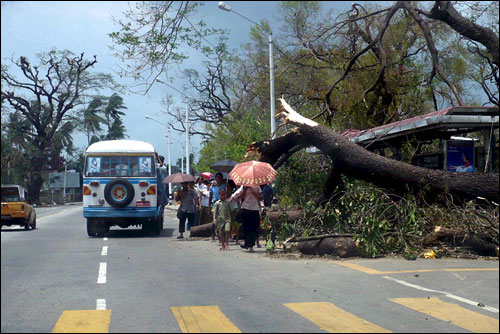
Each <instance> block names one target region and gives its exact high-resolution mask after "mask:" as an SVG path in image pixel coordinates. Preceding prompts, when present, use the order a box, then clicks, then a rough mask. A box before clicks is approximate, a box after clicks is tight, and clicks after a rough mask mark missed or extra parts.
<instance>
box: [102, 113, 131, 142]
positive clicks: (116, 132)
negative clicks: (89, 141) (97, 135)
mask: <svg viewBox="0 0 500 334" xmlns="http://www.w3.org/2000/svg"><path fill="white" fill-rule="evenodd" d="M125 132H126V128H125V126H124V125H123V121H122V120H121V118H116V119H115V120H114V121H113V124H112V125H111V128H110V129H109V131H108V134H107V135H106V137H104V139H106V140H113V139H124V138H125V136H126V135H125Z"/></svg>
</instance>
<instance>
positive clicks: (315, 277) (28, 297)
mask: <svg viewBox="0 0 500 334" xmlns="http://www.w3.org/2000/svg"><path fill="white" fill-rule="evenodd" d="M37 216H38V219H37V227H38V228H37V229H36V230H30V231H24V229H23V228H21V227H17V226H12V227H3V228H2V232H1V331H2V333H3V332H52V331H54V332H64V331H68V332H78V331H84V330H86V331H90V332H107V331H109V332H121V333H123V332H141V333H142V332H144V333H154V332H178V333H179V332H195V331H198V332H199V331H202V332H237V331H241V332H296V333H299V332H300V333H302V332H325V331H326V332H346V331H347V332H362V331H368V332H384V331H391V332H481V331H487V332H498V326H499V320H498V319H499V314H498V309H499V276H498V268H499V265H498V261H484V260H457V259H435V260H426V259H418V260H417V261H406V260H404V259H395V258H383V259H349V260H343V261H334V260H327V259H319V258H312V259H289V258H270V257H268V256H267V255H265V253H264V249H263V248H260V249H256V252H255V253H247V252H244V251H242V250H241V249H240V248H239V247H237V246H233V245H232V244H230V247H231V250H230V251H219V246H218V245H217V243H212V242H210V241H208V240H189V239H185V240H176V237H177V235H178V233H177V232H178V230H177V219H175V213H174V212H172V211H168V212H167V214H166V219H165V229H164V230H163V231H162V233H161V234H160V236H158V237H154V236H148V235H144V234H143V233H142V231H141V230H140V229H138V228H131V229H121V228H119V227H115V228H113V229H111V231H110V233H109V235H108V237H107V238H89V237H88V236H87V233H86V223H85V220H84V219H83V216H82V207H81V205H77V206H65V207H54V208H39V209H38V210H37ZM188 234H189V233H186V234H185V235H188ZM478 304H479V306H478Z"/></svg>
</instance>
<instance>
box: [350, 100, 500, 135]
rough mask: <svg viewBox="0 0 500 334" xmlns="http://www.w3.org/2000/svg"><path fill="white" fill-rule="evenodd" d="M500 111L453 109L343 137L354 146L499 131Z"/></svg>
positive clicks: (472, 108) (495, 109)
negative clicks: (435, 132)
mask: <svg viewBox="0 0 500 334" xmlns="http://www.w3.org/2000/svg"><path fill="white" fill-rule="evenodd" d="M498 119H499V116H498V107H467V106H466V107H451V108H447V109H443V110H438V111H434V112H431V113H428V114H425V115H420V116H415V117H412V118H408V119H404V120H401V121H398V122H394V123H390V124H385V125H381V126H377V127H375V128H372V129H367V130H358V129H348V130H346V131H344V132H343V133H342V134H341V135H342V136H343V137H345V138H347V139H349V140H351V141H353V142H356V143H359V144H361V143H362V142H365V141H368V140H373V139H375V138H381V139H383V138H389V137H391V138H395V137H399V136H406V135H408V134H412V133H418V132H421V131H424V130H429V129H431V128H433V129H439V128H441V129H443V130H445V129H451V128H480V127H484V126H491V125H492V124H493V125H494V126H496V127H498Z"/></svg>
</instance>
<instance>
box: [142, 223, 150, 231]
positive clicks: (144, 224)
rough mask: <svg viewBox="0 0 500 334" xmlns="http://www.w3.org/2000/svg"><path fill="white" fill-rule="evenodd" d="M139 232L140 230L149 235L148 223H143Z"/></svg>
mask: <svg viewBox="0 0 500 334" xmlns="http://www.w3.org/2000/svg"><path fill="white" fill-rule="evenodd" d="M141 230H142V232H144V233H146V234H147V233H149V230H150V226H149V223H148V222H143V223H142V226H141Z"/></svg>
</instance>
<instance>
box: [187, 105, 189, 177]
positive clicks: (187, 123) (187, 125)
mask: <svg viewBox="0 0 500 334" xmlns="http://www.w3.org/2000/svg"><path fill="white" fill-rule="evenodd" d="M186 174H189V109H188V106H187V104H186Z"/></svg>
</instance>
